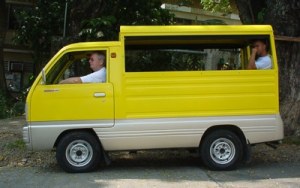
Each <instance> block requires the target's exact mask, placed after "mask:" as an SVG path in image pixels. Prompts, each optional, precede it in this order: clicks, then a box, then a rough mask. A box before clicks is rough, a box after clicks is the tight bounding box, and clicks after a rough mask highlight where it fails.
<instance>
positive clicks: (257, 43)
mask: <svg viewBox="0 0 300 188" xmlns="http://www.w3.org/2000/svg"><path fill="white" fill-rule="evenodd" d="M252 47H253V48H256V50H257V55H259V56H264V55H266V54H267V53H268V46H267V42H266V40H263V39H257V40H254V41H253V42H252Z"/></svg>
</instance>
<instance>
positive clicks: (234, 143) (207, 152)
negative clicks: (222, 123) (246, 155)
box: [200, 130, 243, 170]
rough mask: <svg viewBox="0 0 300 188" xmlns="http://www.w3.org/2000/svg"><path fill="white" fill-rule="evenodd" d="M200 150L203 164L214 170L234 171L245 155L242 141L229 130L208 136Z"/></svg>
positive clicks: (215, 132)
mask: <svg viewBox="0 0 300 188" xmlns="http://www.w3.org/2000/svg"><path fill="white" fill-rule="evenodd" d="M200 149H201V158H202V161H203V163H204V164H205V165H206V166H207V167H209V168H210V169H212V170H231V169H234V168H236V166H237V165H238V164H239V163H240V161H241V159H242V155H243V150H242V142H241V140H240V139H239V137H238V136H237V135H236V134H235V133H233V132H231V131H228V130H216V131H214V132H212V133H210V134H209V135H207V136H206V137H205V138H204V140H203V142H202V144H201V148H200Z"/></svg>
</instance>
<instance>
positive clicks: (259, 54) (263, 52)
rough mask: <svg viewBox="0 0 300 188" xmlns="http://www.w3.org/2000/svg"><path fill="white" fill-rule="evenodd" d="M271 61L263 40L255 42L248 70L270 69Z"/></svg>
mask: <svg viewBox="0 0 300 188" xmlns="http://www.w3.org/2000/svg"><path fill="white" fill-rule="evenodd" d="M271 68H272V60H271V57H270V55H269V54H268V52H267V45H266V43H265V41H263V40H256V41H254V43H253V48H252V52H251V56H250V59H249V64H248V69H271Z"/></svg>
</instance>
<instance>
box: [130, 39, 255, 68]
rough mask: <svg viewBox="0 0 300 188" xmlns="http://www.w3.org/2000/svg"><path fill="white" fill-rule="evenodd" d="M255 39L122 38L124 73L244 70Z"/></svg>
mask: <svg viewBox="0 0 300 188" xmlns="http://www.w3.org/2000/svg"><path fill="white" fill-rule="evenodd" d="M254 37H257V36H238V35H235V36H150V37H125V70H126V72H155V71H212V70H242V69H246V68H247V64H248V60H249V48H247V46H249V45H250V43H251V41H252V40H253V38H254Z"/></svg>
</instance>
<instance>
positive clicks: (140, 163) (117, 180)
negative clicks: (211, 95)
mask: <svg viewBox="0 0 300 188" xmlns="http://www.w3.org/2000/svg"><path fill="white" fill-rule="evenodd" d="M0 187H1V188H8V187H13V188H15V187H17V188H18V187H20V188H24V187H59V188H64V187H65V188H76V187H81V188H82V187H87V188H93V187H114V188H115V187H122V188H123V187H125V188H126V187H128V188H134V187H139V188H140V187H172V188H173V187H175V188H176V187H262V188H267V187H272V188H273V187H284V188H288V187H291V188H294V187H295V188H298V187H300V162H283V163H279V162H271V163H270V162H268V163H266V162H262V161H254V162H251V163H250V164H244V165H241V166H240V167H239V168H238V169H237V170H233V171H221V172H220V171H210V170H208V169H206V168H205V167H203V166H202V164H201V163H200V162H198V160H197V159H195V158H193V157H187V158H184V159H182V158H175V159H172V160H171V161H170V160H168V159H151V160H146V161H145V160H143V159H136V160H128V159H122V158H120V159H115V160H114V161H113V162H112V164H111V165H110V166H106V167H102V168H99V169H98V170H97V171H95V172H90V173H82V174H70V173H65V172H64V171H62V170H61V169H60V168H59V167H58V166H57V165H53V166H46V167H1V168H0Z"/></svg>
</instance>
